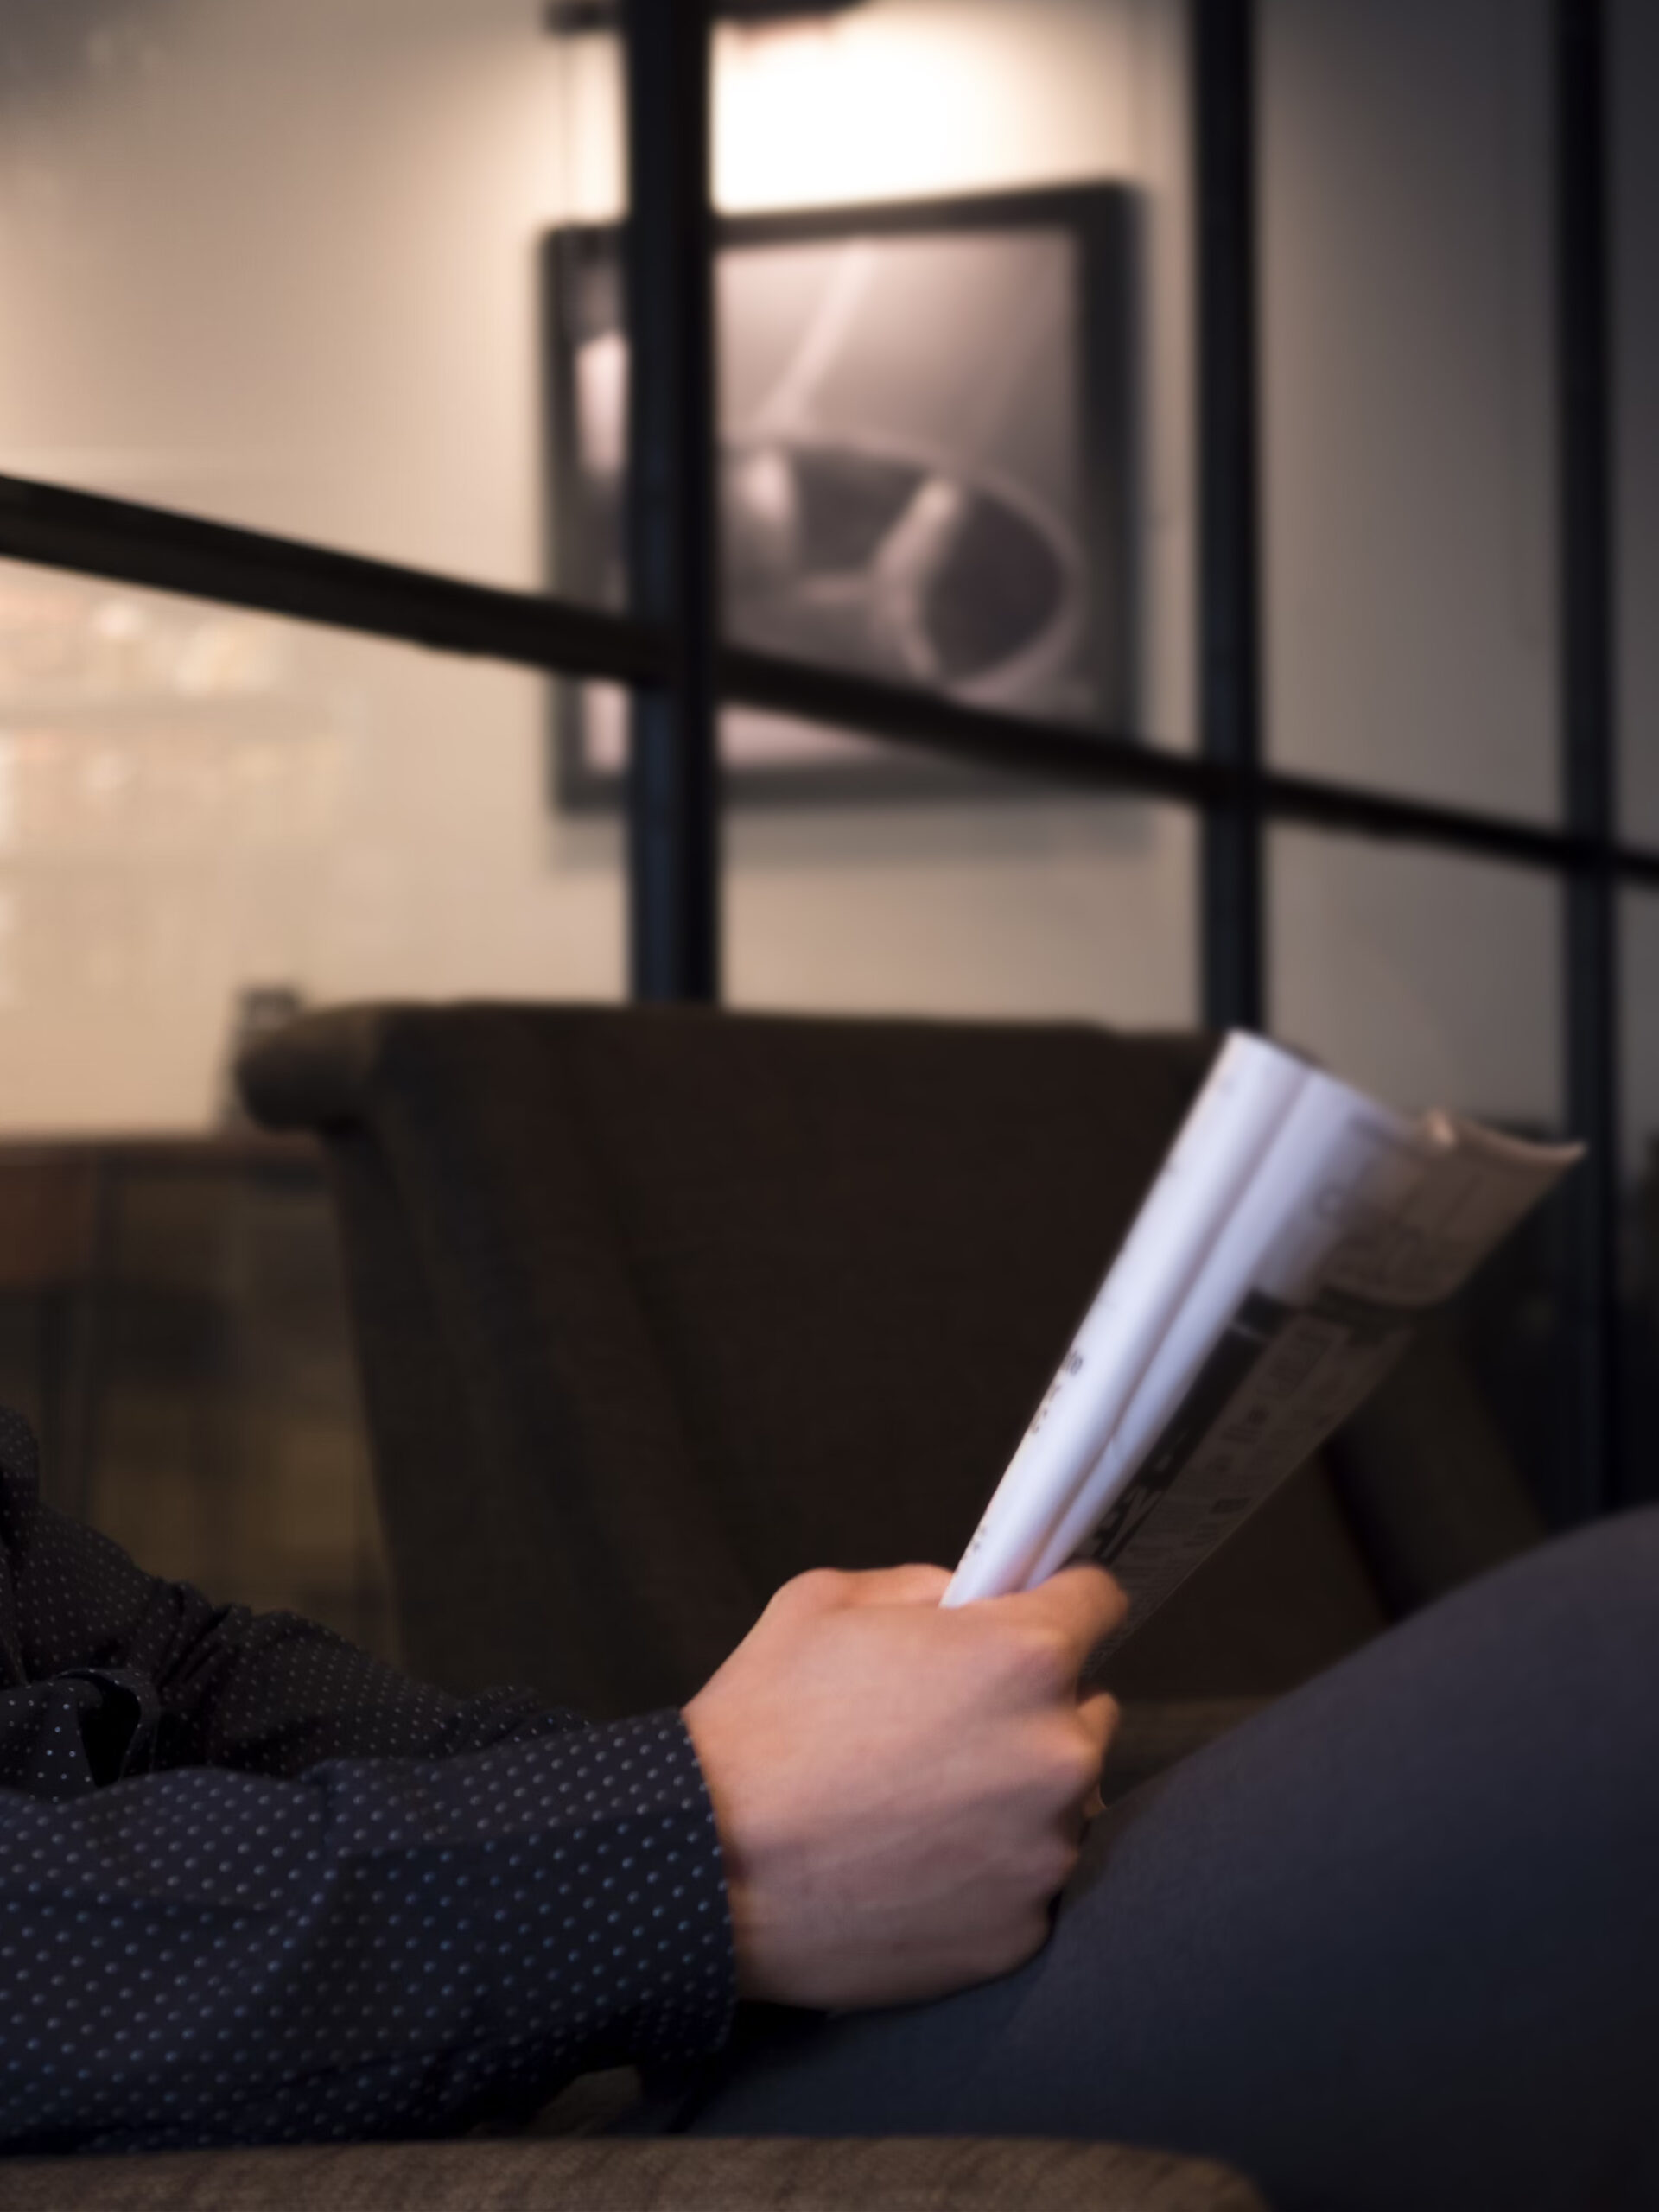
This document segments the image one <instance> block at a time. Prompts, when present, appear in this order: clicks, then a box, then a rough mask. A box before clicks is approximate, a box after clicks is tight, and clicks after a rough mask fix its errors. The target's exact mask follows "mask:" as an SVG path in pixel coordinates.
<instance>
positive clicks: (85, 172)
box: [0, 0, 623, 588]
mask: <svg viewBox="0 0 1659 2212" xmlns="http://www.w3.org/2000/svg"><path fill="white" fill-rule="evenodd" d="M547 24H548V9H547V6H546V5H545V0H281V4H279V5H272V4H270V0H214V4H213V5H211V6H197V5H192V6H171V5H169V6H160V5H148V6H142V7H135V6H126V7H120V8H106V9H101V10H89V9H87V8H86V7H81V6H73V7H60V6H54V5H50V4H44V5H43V4H38V0H31V4H29V5H26V6H12V7H9V8H8V9H7V10H6V13H5V24H4V29H3V32H0V143H3V149H4V150H3V153H0V176H3V180H4V195H3V196H4V201H5V207H6V219H5V222H4V225H3V226H0V296H3V298H4V300H5V302H6V327H7V333H8V340H7V347H6V358H5V361H4V364H3V367H0V468H3V469H5V470H9V471H10V472H12V473H14V474H19V475H24V476H34V477H40V478H44V479H48V480H55V481H60V482H64V483H70V484H75V485H79V486H86V487H89V488H92V489H94V490H98V491H102V492H109V493H116V494H118V495H120V496H123V497H126V498H131V499H141V500H149V501H154V502H156V503H157V504H159V505H164V506H171V507H179V508H182V509H186V510H189V511H192V512H198V513H201V514H206V515H210V516H213V517H215V518H221V519H224V520H226V521H230V522H234V523H240V524H248V525H251V526H252V527H254V528H257V529H261V530H270V531H278V532H282V533H285V534H288V535H292V536H295V537H302V538H310V539H315V540H318V541H321V542H323V543H329V544H334V545H339V546H343V547H346V548H348V549H350V550H353V551H361V552H366V553H371V554H375V555H379V556H385V557H387V558H390V559H393V560H398V561H405V562H410V563H416V564H417V565H421V566H424V567H429V568H433V569H449V570H455V571H460V572H463V573H465V574H467V575H472V576H476V577H479V578H481V579H484V580H486V581H489V582H499V583H503V584H510V585H515V586H523V587H528V588H535V587H537V586H539V585H540V584H541V583H542V582H543V581H544V580H545V575H546V562H547V552H546V547H547V543H548V530H547V521H546V516H545V513H544V507H545V505H546V501H547V471H546V467H545V466H544V447H545V444H546V439H545V437H544V434H543V424H544V422H545V420H546V418H547V415H548V397H549V395H548V392H547V376H548V372H549V364H548V362H547V360H546V359H545V358H544V356H545V354H546V353H547V351H548V348H547V347H546V346H545V344H544V338H543V302H542V289H543V242H544V239H545V238H546V234H547V232H549V230H550V228H551V227H552V226H555V225H560V224H569V223H570V222H573V221H578V220H584V219H613V218H614V217H615V215H616V213H617V212H618V209H619V207H620V200H621V191H622V181H623V180H622V174H621V163H620V161H619V158H618V149H619V147H620V143H621V132H620V124H619V108H620V91H619V87H620V72H619V70H618V67H617V41H616V39H615V37H614V35H580V36H572V37H562V36H558V35H553V34H552V33H550V30H549V29H548V28H547Z"/></svg>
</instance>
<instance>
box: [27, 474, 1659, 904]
mask: <svg viewBox="0 0 1659 2212" xmlns="http://www.w3.org/2000/svg"><path fill="white" fill-rule="evenodd" d="M0 557H10V558H14V559H16V560H19V561H27V562H30V563H34V564H35V565H36V566H39V567H42V568H54V569H69V570H73V571H75V572H77V573H79V574H83V575H99V576H108V577H111V578H112V579H113V580H115V581H117V582H123V583H131V584H137V585H141V586H143V587H146V588H152V589H156V590H163V591H177V592H181V593H184V594H188V596H189V597H191V598H194V599H201V600H207V601H214V602H216V603H219V604H221V605H225V606H231V607H248V608H250V609H252V610H254V611H255V612H257V613H268V614H285V615H292V616H294V617H295V618H296V620H302V621H310V622H321V623H325V624H327V625H328V626H331V627H334V628H339V629H346V630H358V631H362V632H367V633H369V634H371V635H373V636H376V637H385V638H392V639H403V640H404V641H406V642H407V643H409V644H411V645H427V646H430V647H432V648H433V649H435V650H436V651H439V652H461V653H475V654H478V655H480V656H482V657H485V658H490V659H493V660H503V661H507V662H512V663H514V664H520V665H523V666H524V667H529V668H537V669H543V670H547V671H550V672H552V673H555V674H557V675H563V676H573V677H601V678H605V679H608V680H611V681H614V682H616V683H637V684H655V683H663V682H664V681H666V680H667V678H668V677H669V675H670V674H671V671H672V668H673V665H674V651H673V646H672V643H671V639H669V637H668V635H667V633H666V632H664V631H663V630H661V629H658V628H655V627H652V626H650V625H647V624H644V623H641V622H639V621H637V620H633V619H632V618H631V617H628V616H624V615H617V614H607V613H602V612H601V611H600V610H598V609H594V608H589V607H575V606H572V605H570V604H569V602H568V601H561V600H556V599H549V598H543V597H538V596H537V594H534V593H529V592H514V591H507V590H501V589H497V588H494V587H492V586H489V585H483V584H469V583H463V582H459V581H457V580H454V579H452V578H450V577H447V576H442V575H433V574H431V573H430V572H429V571H428V570H426V569H405V568H402V567H399V566H398V565H397V563H392V562H382V561H372V560H366V559H363V558H360V557H359V556H357V555H354V554H341V553H334V552H329V551H327V550H323V549H321V548H320V547H316V546H312V545H308V544H305V543H301V542H298V541H296V540H292V539H288V538H281V537H266V536H265V535H264V534H263V533H262V532H260V531H248V530H242V529H238V528H236V527H233V526H232V525H229V524H221V523H208V522H198V521H197V520H196V519H195V518H194V517H189V516H183V515H175V514H174V513H172V512H169V511H168V510H167V509H165V508H159V507H148V506H144V505H140V504H138V503H137V502H134V501H130V500H124V499H106V498H105V497H104V496H102V495H101V494H98V493H85V492H69V491H64V490H61V489H60V487H58V486H55V485H44V484H35V483H33V482H30V481H28V480H23V479H20V478H16V477H4V476H0ZM715 681H716V688H717V689H718V690H719V692H720V694H721V696H722V697H723V698H724V699H725V700H726V701H727V702H728V703H730V704H732V705H734V706H752V707H764V708H768V709H772V711H774V712H776V713H779V714H790V715H799V716H800V717H801V719H802V720H803V721H811V722H817V723H819V724H821V725H823V727H825V728H833V729H843V730H848V731H851V732H855V733H857V734H861V735H866V736H870V737H875V738H881V739H885V740H887V741H888V742H890V743H892V744H894V745H899V746H903V747H913V748H916V749H919V750H922V751H925V752H930V753H939V754H942V755H944V756H945V757H947V758H949V759H950V760H957V761H961V762H963V764H965V765H967V766H975V767H982V768H988V769H992V770H995V771H997V772H1001V773H1003V774H1005V775H1007V776H1008V777H1010V778H1012V779H1018V780H1021V781H1025V782H1027V783H1030V782H1049V783H1053V784H1057V785H1073V786H1076V785H1086V786H1091V787H1093V788H1095V789H1097V790H1102V791H1123V792H1128V793H1132V794H1136V795H1139V796H1141V797H1144V798H1162V799H1167V800H1170V801H1171V802H1173V804H1177V805H1185V806H1196V807H1202V808H1204V809H1206V810H1217V809H1224V808H1226V807H1228V806H1230V805H1234V804H1236V803H1237V799H1238V790H1237V771H1236V768H1235V767H1234V766H1232V765H1231V764H1230V763H1228V762H1225V761H1220V760H1212V759H1208V758H1205V756H1203V755H1198V754H1193V753H1176V752H1173V751H1170V750H1167V749H1166V748H1164V747H1158V746H1152V745H1147V744H1145V743H1143V742H1142V741H1141V740H1139V739H1138V738H1134V737H1129V736H1126V735H1124V734H1122V733H1112V732H1106V731H1098V730H1094V729H1090V728H1081V727H1068V726H1067V725H1066V724H1065V723H1062V722H1050V721H1038V720H1036V719H1034V718H1033V717H1032V716H1029V715H1014V714H1008V713H1006V712H1003V711H1001V710H1000V709H989V708H985V707H979V706H966V705H963V703H962V702H960V701H957V700H955V699H950V698H943V697H941V696H938V694H937V693H934V692H926V691H921V690H913V689H912V688H910V687H909V686H907V685H905V684H900V683H885V682H882V681H880V680H879V679H877V678H875V677H866V676H855V675H849V674H847V673H845V672H843V671H841V670H838V669H829V668H818V667H814V666H813V665H812V664H810V663H808V662H803V661H796V660H789V659H785V658H782V657H780V656H778V655H774V654H770V653H760V652H753V651H750V650H749V649H747V648H746V647H741V646H734V645H728V646H726V647H724V648H723V649H722V650H721V652H719V654H718V655H717V656H716V660H715ZM1259 798H1260V803H1261V806H1262V811H1263V812H1264V813H1265V814H1266V815H1267V816H1268V817H1270V818H1272V819H1276V820H1278V821H1281V822H1298V823H1306V824H1307V825H1309V826H1311V827H1314V828H1322V829H1332V830H1336V831H1343V832H1348V833H1351V834H1356V835H1359V836H1374V837H1386V838H1397V839H1401V840H1403V841H1405V842H1417V843H1421V844H1427V845H1438V846H1441V847H1445V848H1447V849H1451V850H1452V851H1459V852H1466V853H1472V854H1478V855H1486V856H1488V857H1490V858H1492V859H1496V860H1508V861H1518V862H1520V863H1522V864H1523V865H1527V866H1531V867H1535V868H1548V869H1554V870H1556V871H1558V872H1559V871H1561V870H1568V871H1572V872H1574V873H1577V872H1580V871H1582V870H1584V869H1587V868H1588V869H1592V868H1596V867H1598V866H1600V865H1607V866H1611V868H1612V869H1613V871H1614V872H1615V873H1616V874H1618V876H1620V877H1621V878H1622V879H1624V880H1625V881H1627V882H1631V883H1643V884H1650V885H1653V886H1656V887H1659V852H1656V851H1653V850H1650V849H1647V848H1644V847H1641V846H1630V845H1617V844H1610V845H1605V846H1604V845H1603V844H1602V843H1601V842H1599V840H1595V839H1591V838H1586V837H1585V836H1581V835H1580V834H1578V833H1575V832H1573V831H1570V830H1565V829H1548V828H1545V827H1542V826H1535V825H1534V824H1532V823H1523V822H1514V821H1510V820H1509V819H1507V818H1506V817H1503V816H1502V815H1490V814H1482V813H1479V812H1477V811H1475V810H1472V809H1468V808H1462V807H1452V806H1440V805H1436V804H1431V803H1429V802H1427V801H1422V800H1416V799H1408V798H1395V797H1394V796H1392V795H1391V794H1389V793H1385V792H1381V791H1370V790H1367V789H1365V788H1364V787H1363V786H1355V785H1344V784H1333V783H1327V782H1325V781H1323V780H1322V779H1319V778H1316V777H1311V776H1297V775H1288V774H1285V773H1283V772H1277V771H1274V770H1272V769H1267V770H1263V771H1261V772H1260V775H1259Z"/></svg>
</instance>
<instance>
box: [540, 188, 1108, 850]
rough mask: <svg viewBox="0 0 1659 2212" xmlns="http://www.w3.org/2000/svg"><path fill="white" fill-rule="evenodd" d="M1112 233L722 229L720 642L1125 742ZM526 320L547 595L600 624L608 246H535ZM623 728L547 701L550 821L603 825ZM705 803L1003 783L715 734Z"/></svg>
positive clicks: (819, 224) (955, 216) (772, 729)
mask: <svg viewBox="0 0 1659 2212" xmlns="http://www.w3.org/2000/svg"><path fill="white" fill-rule="evenodd" d="M1133 218H1134V194H1133V193H1132V192H1131V190H1130V189H1129V188H1128V187H1126V186H1123V185H1121V184H1110V183H1104V184H1085V185H1077V186H1067V187H1061V188H1046V189H1040V190H1033V191H1018V192H995V193H980V194H957V195H953V196H951V197H950V198H944V199H927V200H905V201H898V202H887V203H881V204H876V205H863V206H855V207H834V208H822V209H817V208H814V209H791V210H789V211H786V212H783V213H762V214H747V215H741V216H733V217H728V218H725V219H722V220H721V223H720V225H719V226H718V232H717V251H716V282H717V284H718V286H719V288H720V300H721V314H720V336H721V406H722V418H723V423H729V426H730V427H729V429H723V431H722V448H723V456H724V457H723V460H722V501H721V505H722V524H723V527H722V537H723V546H722V555H723V558H722V567H723V570H724V575H725V585H724V599H725V605H726V609H727V614H726V620H727V624H728V632H727V633H728V636H729V637H730V638H731V639H732V640H733V642H734V643H741V644H746V645H759V646H760V647H761V648H762V649H764V650H771V651H784V652H804V657H805V658H812V659H816V660H821V661H823V662H824V663H826V664H829V665H830V666H838V667H842V668H854V669H860V670H861V671H864V672H867V673H876V674H880V675H883V676H886V677H890V678H891V677H899V679H900V680H904V681H909V682H916V683H920V684H921V685H922V686H923V687H924V688H931V689H937V690H941V691H943V692H944V693H945V694H947V695H948V696H955V697H957V698H960V699H964V700H968V701H972V700H975V699H976V698H977V699H981V700H985V701H987V702H989V703H994V704H998V705H1002V706H1006V707H1008V708H1011V709H1014V710H1015V711H1020V712H1024V713H1028V714H1034V715H1039V716H1045V717H1047V716H1052V717H1058V719H1061V720H1063V721H1065V722H1067V723H1068V724H1071V725H1072V726H1075V727H1077V728H1084V729H1086V728H1090V727H1096V728H1101V729H1103V730H1106V731H1110V732H1112V733H1113V734H1119V735H1121V734H1123V733H1124V732H1125V731H1127V730H1128V729H1130V728H1133V726H1134V720H1135V715H1134V704H1135V665H1134V663H1135V654H1134V591H1133V582H1134V580H1133V574H1132V562H1131V557H1130V547H1131V543H1132V509H1133V486H1132V483H1131V474H1130V472H1131V465H1132V463H1131V456H1132V454H1133V453H1134V451H1135V442H1134V438H1133V435H1132V429H1133V426H1132V422H1131V410H1132V405H1133V397H1134V395H1133V389H1132V372H1131V364H1132V359H1133V353H1132V343H1131V341H1132V299H1133V292H1134V283H1133V264H1134V258H1135V257H1134V238H1133ZM930 308H931V309H932V310H934V311H933V312H931V313H930V312H929V309H930ZM1021 310H1023V312H1022V311H1021ZM543 328H544V332H545V365H546V387H545V403H546V408H547V433H546V452H547V456H548V476H549V492H548V515H549V524H550V527H549V541H550V542H549V561H550V570H551V581H552V584H553V588H554V589H555V590H556V591H558V592H560V593H561V594H563V595H565V596H567V597H569V598H573V599H575V600H578V601H584V602H586V603H588V604H590V605H596V606H601V607H612V608H616V609H620V608H621V607H623V605H624V604H625V600H626V584H625V575H624V569H623V561H622V549H621V542H620V541H621V523H620V518H621V515H622V512H623V511H624V505H625V491H624V483H623V477H622V473H621V472H622V468H623V467H624V465H625V463H624V459H623V455H624V452H625V448H626V431H625V429H624V423H625V420H626V338H625V335H624V332H623V311H622V274H621V232H620V226H617V225H615V224H603V225H594V224H580V225H568V226H560V227H559V228H557V229H555V230H553V231H550V232H548V233H547V235H546V237H545V238H544V241H543ZM930 531H931V537H930V536H929V533H930ZM878 556H880V557H879V558H878ZM838 561H839V562H841V563H843V565H842V566H841V567H836V565H835V564H836V562H838ZM930 563H931V566H930ZM906 564H908V565H906ZM918 577H919V579H920V581H919V582H918ZM550 753H551V760H550V768H551V773H550V785H551V793H552V797H553V799H554V802H555V803H556V804H557V805H558V806H559V807H561V808H562V809H563V810H568V811H573V812H583V811H592V810H613V809H615V808H616V807H618V806H619V805H620V802H621V798H622V791H623V785H624V780H625V763H626V697H625V695H623V694H621V693H620V692H619V691H614V690H609V691H607V690H604V689H601V688H595V687H592V686H588V685H586V684H582V683H572V682H569V681H560V682H558V683H556V684H555V686H554V704H553V715H552V730H551V745H550ZM722 788H723V791H724V793H725V796H726V798H728V800H730V801H734V802H737V803H751V804H755V803H758V804H798V803H806V802H813V803H817V802H823V801H833V800H843V801H855V802H858V803H868V802H870V801H876V800H887V799H893V800H896V799H903V798H944V797H951V796H967V795H978V794H986V795H995V796H997V797H1002V798H1006V796H1007V793H1008V791H1009V790H1010V784H1009V780H1008V779H1007V778H1006V777H1001V776H992V775H988V774H985V773H982V772H976V771H975V770H972V769H970V768H967V767H964V766H954V765H951V764H949V763H945V762H938V763H936V762H933V761H931V760H926V759H925V758H921V757H918V756H915V755H911V754H906V753H899V752H898V751H896V750H895V749H893V748H889V747H882V746H880V745H879V744H878V743H876V742H874V741H869V740H862V741H861V740H860V739H858V738H857V737H856V736H855V735H853V734H839V733H824V732H815V733H809V732H808V731H807V730H806V729H805V728H804V726H803V725H798V724H793V723H789V722H786V721H784V720H783V719H782V718H779V717H772V716H762V715H754V714H753V713H751V712H750V711H749V710H747V709H728V712H727V714H726V715H725V717H724V718H723V722H722Z"/></svg>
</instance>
